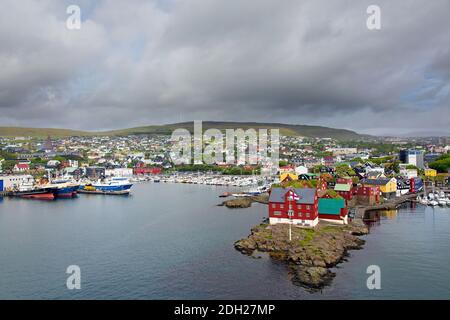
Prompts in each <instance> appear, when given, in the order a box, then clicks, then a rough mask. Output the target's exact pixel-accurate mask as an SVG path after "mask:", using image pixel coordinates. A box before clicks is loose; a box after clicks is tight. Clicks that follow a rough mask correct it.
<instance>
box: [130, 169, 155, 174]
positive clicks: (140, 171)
mask: <svg viewBox="0 0 450 320" xmlns="http://www.w3.org/2000/svg"><path fill="white" fill-rule="evenodd" d="M161 172H162V169H161V168H134V169H133V174H134V175H139V174H160V173H161Z"/></svg>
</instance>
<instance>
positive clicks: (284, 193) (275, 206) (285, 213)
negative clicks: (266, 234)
mask: <svg viewBox="0 0 450 320" xmlns="http://www.w3.org/2000/svg"><path fill="white" fill-rule="evenodd" d="M269 222H270V224H277V223H292V224H296V225H300V226H309V227H314V226H316V225H317V223H318V222H319V201H318V197H317V190H316V189H315V188H286V189H285V188H272V190H271V192H270V197H269Z"/></svg>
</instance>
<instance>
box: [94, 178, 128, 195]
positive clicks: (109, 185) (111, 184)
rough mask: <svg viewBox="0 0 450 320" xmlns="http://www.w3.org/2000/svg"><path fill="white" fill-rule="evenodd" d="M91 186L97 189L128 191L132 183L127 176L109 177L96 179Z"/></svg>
mask: <svg viewBox="0 0 450 320" xmlns="http://www.w3.org/2000/svg"><path fill="white" fill-rule="evenodd" d="M92 186H93V187H94V188H95V189H96V190H99V191H106V192H111V191H129V190H130V189H131V187H132V186H133V184H132V183H131V182H130V181H129V180H128V179H127V178H120V177H117V178H114V177H113V178H111V179H108V180H103V181H98V182H97V183H93V184H92Z"/></svg>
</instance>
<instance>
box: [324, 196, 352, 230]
mask: <svg viewBox="0 0 450 320" xmlns="http://www.w3.org/2000/svg"><path fill="white" fill-rule="evenodd" d="M319 219H320V220H325V221H329V222H334V223H339V224H348V208H347V205H346V201H345V199H341V198H334V199H330V198H321V199H319Z"/></svg>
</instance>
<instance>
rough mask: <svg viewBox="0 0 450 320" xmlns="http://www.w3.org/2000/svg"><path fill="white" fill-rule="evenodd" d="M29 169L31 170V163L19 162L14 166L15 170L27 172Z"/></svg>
mask: <svg viewBox="0 0 450 320" xmlns="http://www.w3.org/2000/svg"><path fill="white" fill-rule="evenodd" d="M28 170H30V165H29V164H28V163H17V164H16V165H14V168H13V171H14V172H25V171H28Z"/></svg>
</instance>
